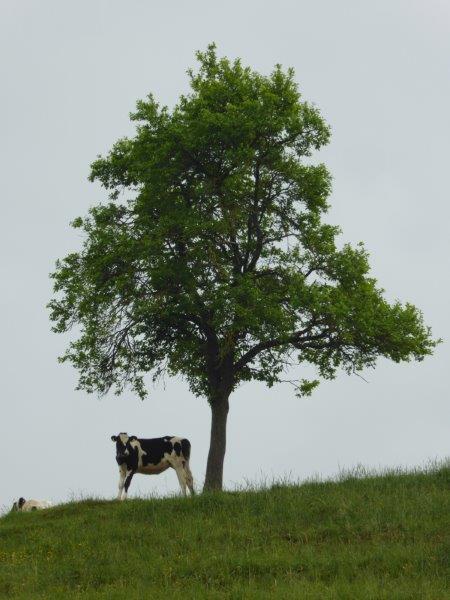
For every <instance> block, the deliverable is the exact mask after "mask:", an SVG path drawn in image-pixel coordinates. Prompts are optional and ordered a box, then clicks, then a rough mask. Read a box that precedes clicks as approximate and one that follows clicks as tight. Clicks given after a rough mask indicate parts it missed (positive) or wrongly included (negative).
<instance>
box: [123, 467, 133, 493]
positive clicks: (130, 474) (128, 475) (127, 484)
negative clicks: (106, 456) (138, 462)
mask: <svg viewBox="0 0 450 600" xmlns="http://www.w3.org/2000/svg"><path fill="white" fill-rule="evenodd" d="M134 473H135V471H133V470H132V469H131V470H129V471H127V472H126V477H125V485H124V494H123V496H122V500H126V499H127V494H128V488H129V487H130V483H131V480H132V479H133V475H134Z"/></svg>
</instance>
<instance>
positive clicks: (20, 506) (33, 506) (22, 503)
mask: <svg viewBox="0 0 450 600" xmlns="http://www.w3.org/2000/svg"><path fill="white" fill-rule="evenodd" d="M51 505H52V503H51V502H49V501H48V500H25V498H19V499H18V500H17V502H14V504H13V507H12V509H11V510H20V511H22V512H29V511H31V510H41V509H43V508H50V507H51Z"/></svg>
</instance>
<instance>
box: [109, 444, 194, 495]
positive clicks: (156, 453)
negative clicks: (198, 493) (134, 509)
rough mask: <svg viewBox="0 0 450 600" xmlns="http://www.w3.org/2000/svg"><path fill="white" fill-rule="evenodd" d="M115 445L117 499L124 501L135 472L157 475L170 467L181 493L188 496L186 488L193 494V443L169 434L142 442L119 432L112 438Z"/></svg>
mask: <svg viewBox="0 0 450 600" xmlns="http://www.w3.org/2000/svg"><path fill="white" fill-rule="evenodd" d="M111 439H112V441H113V442H116V461H117V464H118V465H119V473H120V478H119V494H118V496H117V499H118V500H125V499H126V497H127V493H128V488H129V487H130V483H131V480H132V479H133V475H134V474H135V473H144V474H146V475H157V474H158V473H162V472H163V471H166V469H168V468H169V467H172V469H175V471H176V474H177V476H178V481H179V483H180V487H181V491H182V492H183V495H184V496H186V486H187V487H188V488H189V491H190V493H191V495H193V494H194V480H193V478H192V473H191V470H190V468H189V457H190V455H191V443H190V442H189V440H187V439H186V438H181V437H174V436H170V435H166V436H164V437H161V438H152V439H142V438H137V437H136V436H135V435H131V436H130V435H128V434H127V433H119V435H113V436H111Z"/></svg>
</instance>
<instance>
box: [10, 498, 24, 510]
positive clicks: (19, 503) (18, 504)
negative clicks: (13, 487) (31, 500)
mask: <svg viewBox="0 0 450 600" xmlns="http://www.w3.org/2000/svg"><path fill="white" fill-rule="evenodd" d="M25 502H26V500H25V498H19V499H18V501H17V502H14V504H13V506H12V510H22V506H23V505H24V504H25Z"/></svg>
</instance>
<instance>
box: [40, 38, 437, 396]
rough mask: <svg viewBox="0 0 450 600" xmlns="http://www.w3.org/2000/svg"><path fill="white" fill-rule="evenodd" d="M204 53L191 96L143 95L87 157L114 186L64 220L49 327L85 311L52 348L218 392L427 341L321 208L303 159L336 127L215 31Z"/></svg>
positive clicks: (397, 352) (100, 370)
mask: <svg viewBox="0 0 450 600" xmlns="http://www.w3.org/2000/svg"><path fill="white" fill-rule="evenodd" d="M197 59H198V61H199V67H198V69H197V70H196V71H189V72H188V73H189V79H190V92H189V94H187V95H184V96H180V98H179V101H178V103H177V104H176V105H175V106H174V107H173V108H172V109H169V108H168V107H167V106H161V105H159V104H158V102H157V101H156V100H155V98H154V97H153V96H151V95H150V96H148V97H147V98H146V99H145V100H142V101H139V102H138V103H137V108H136V111H135V112H134V113H133V114H132V115H131V119H132V120H133V121H134V122H135V123H136V134H135V136H134V137H132V138H129V139H128V138H125V139H120V140H119V141H118V142H117V143H116V144H115V145H114V146H113V148H112V149H111V151H110V152H109V154H108V155H107V156H106V157H98V158H97V160H95V161H94V163H93V164H92V170H91V175H90V179H91V180H92V181H94V180H97V181H99V182H100V183H101V184H102V185H103V186H104V188H106V189H107V190H108V192H109V202H107V203H103V204H99V205H98V206H95V207H94V208H92V209H91V210H90V211H89V214H88V216H86V217H84V218H81V217H80V218H77V219H76V220H75V221H74V223H73V226H74V227H76V228H80V229H81V230H82V231H83V232H84V241H83V245H82V248H81V249H80V250H79V251H77V252H74V253H72V254H69V255H68V256H66V257H65V258H64V259H62V260H61V261H59V262H58V263H57V266H56V270H55V272H54V273H53V275H52V277H53V280H54V290H55V297H54V299H53V300H52V301H51V302H50V309H51V319H52V321H53V322H54V330H55V331H57V332H66V331H68V330H69V329H71V328H72V327H73V326H77V327H79V334H78V337H77V339H76V340H74V341H73V342H71V343H70V345H69V347H68V350H67V352H66V354H65V355H64V356H63V357H62V360H64V361H70V362H71V363H73V365H74V366H75V367H76V368H77V369H78V371H79V375H80V378H79V387H80V388H82V389H85V390H87V391H88V392H93V391H97V392H99V393H105V392H107V391H108V390H110V389H111V388H114V389H115V390H116V392H118V393H120V392H121V391H122V390H123V387H124V386H125V385H129V386H131V387H132V388H133V389H134V390H135V391H136V393H137V394H139V395H140V396H141V397H144V396H145V394H146V393H147V388H146V385H145V381H144V376H145V374H147V373H150V374H151V375H152V376H153V378H158V376H160V375H161V374H162V373H163V372H167V373H169V374H170V375H182V376H183V377H184V378H185V379H186V380H187V382H188V383H189V386H190V389H191V391H192V392H193V393H194V394H196V395H202V396H205V397H206V398H207V399H208V401H209V402H210V404H211V406H214V404H215V403H219V402H220V401H221V400H220V398H223V397H226V398H228V396H229V394H230V393H231V392H232V390H233V389H235V388H236V387H237V386H238V385H239V384H240V383H241V382H243V381H250V380H259V381H262V382H265V383H266V384H267V385H269V386H272V385H273V384H275V383H277V382H278V381H279V380H280V379H282V378H283V373H284V371H285V370H286V369H287V368H289V367H290V366H292V365H294V364H302V363H309V364H312V365H314V366H315V367H316V368H317V372H318V377H319V378H325V379H331V378H333V377H335V375H336V373H337V371H338V370H339V369H344V370H345V371H347V372H349V373H352V372H359V371H361V370H362V369H364V368H366V367H374V366H375V364H376V361H377V358H378V357H386V358H389V359H391V360H393V361H395V362H400V361H407V360H410V359H416V360H420V359H422V358H423V357H424V356H426V355H428V354H431V353H432V351H433V348H434V346H435V344H436V341H434V340H433V339H432V337H431V333H430V330H429V328H428V327H427V326H426V325H425V324H424V322H423V318H422V315H421V313H420V311H419V310H418V309H417V308H415V307H414V306H413V305H411V304H408V303H406V304H402V303H400V302H395V303H389V302H388V301H387V300H386V299H385V298H384V297H383V290H382V289H380V288H379V287H378V286H377V282H376V280H375V279H374V278H373V277H372V276H371V275H370V271H369V264H368V256H367V252H366V251H365V249H364V247H363V246H362V244H360V245H357V246H356V247H351V246H350V245H348V244H346V245H343V246H342V245H341V246H339V244H338V242H337V236H338V234H339V233H340V230H339V228H338V227H336V226H333V225H330V224H328V223H326V222H324V215H325V214H326V212H327V209H328V197H329V195H330V191H331V177H330V174H329V172H328V171H327V169H326V167H325V166H324V165H323V164H315V163H314V162H313V161H312V160H311V159H310V158H309V157H310V156H311V154H312V153H313V152H314V151H316V150H318V149H320V148H321V147H322V146H324V145H325V144H327V143H328V141H329V138H330V130H329V127H328V126H327V125H326V123H325V122H324V120H323V119H322V117H321V115H320V113H319V110H318V109H317V108H316V107H314V106H312V105H311V104H309V103H308V102H305V101H304V100H303V99H302V98H301V95H300V93H299V90H298V87H297V84H296V82H295V79H294V72H293V71H292V70H291V69H289V70H283V69H282V67H281V66H279V65H277V66H276V67H275V68H274V70H273V72H272V73H271V74H270V75H268V76H264V75H261V74H259V73H257V72H255V71H254V70H252V69H250V68H248V67H244V66H243V65H242V63H241V61H240V60H234V61H230V60H228V59H227V58H219V57H218V56H217V53H216V49H215V46H214V45H210V46H209V47H208V49H207V50H206V51H205V52H198V53H197ZM317 383H318V381H317V380H313V381H307V380H302V381H301V382H299V385H298V392H299V393H303V394H305V393H306V394H308V393H310V392H311V390H312V389H313V388H314V387H315V386H316V385H317Z"/></svg>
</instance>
